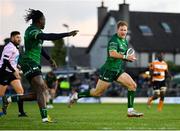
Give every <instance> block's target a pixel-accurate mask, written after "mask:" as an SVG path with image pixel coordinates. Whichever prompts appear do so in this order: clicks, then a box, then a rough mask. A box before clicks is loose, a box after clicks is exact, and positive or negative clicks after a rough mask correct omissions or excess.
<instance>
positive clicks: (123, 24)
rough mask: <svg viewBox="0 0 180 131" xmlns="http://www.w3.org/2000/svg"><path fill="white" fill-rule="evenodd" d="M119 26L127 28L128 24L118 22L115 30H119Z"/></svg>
mask: <svg viewBox="0 0 180 131" xmlns="http://www.w3.org/2000/svg"><path fill="white" fill-rule="evenodd" d="M120 26H127V27H128V23H127V22H126V21H119V22H118V23H117V28H119V27H120Z"/></svg>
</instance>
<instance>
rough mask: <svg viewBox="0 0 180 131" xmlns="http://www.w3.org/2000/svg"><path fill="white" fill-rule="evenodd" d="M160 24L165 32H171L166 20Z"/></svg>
mask: <svg viewBox="0 0 180 131" xmlns="http://www.w3.org/2000/svg"><path fill="white" fill-rule="evenodd" d="M161 26H162V27H163V29H164V31H165V32H166V33H171V32H172V31H171V28H170V26H169V25H168V24H167V23H166V22H162V23H161Z"/></svg>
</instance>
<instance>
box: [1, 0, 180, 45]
mask: <svg viewBox="0 0 180 131" xmlns="http://www.w3.org/2000/svg"><path fill="white" fill-rule="evenodd" d="M101 1H102V0H0V43H2V40H3V39H4V38H6V37H8V36H9V33H10V32H11V31H12V30H19V31H20V32H21V33H22V36H23V33H24V31H25V29H26V28H27V26H28V25H29V24H30V23H25V21H24V18H23V16H24V15H25V10H26V9H28V8H33V9H39V10H41V11H42V12H43V13H44V14H45V16H46V27H45V30H44V32H65V31H67V29H66V28H65V27H63V26H62V24H64V23H65V24H68V25H69V27H70V30H74V29H78V30H79V31H80V32H79V34H78V35H77V36H76V37H71V38H70V43H71V44H73V45H75V46H84V47H86V46H88V45H89V43H90V41H91V39H92V37H93V35H94V34H95V33H96V31H97V7H98V6H100V4H101ZM104 2H105V6H107V7H108V10H118V4H120V3H122V2H123V0H104ZM126 3H129V4H130V10H133V11H134V10H135V11H155V12H176V13H180V8H179V7H180V0H154V1H153V0H126ZM86 34H89V35H86ZM46 44H49V43H46Z"/></svg>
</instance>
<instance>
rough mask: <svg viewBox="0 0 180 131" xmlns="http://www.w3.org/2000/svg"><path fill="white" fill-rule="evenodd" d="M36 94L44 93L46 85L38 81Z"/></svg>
mask: <svg viewBox="0 0 180 131" xmlns="http://www.w3.org/2000/svg"><path fill="white" fill-rule="evenodd" d="M37 92H44V93H45V92H46V85H45V83H44V82H43V81H40V82H39V83H38V85H37Z"/></svg>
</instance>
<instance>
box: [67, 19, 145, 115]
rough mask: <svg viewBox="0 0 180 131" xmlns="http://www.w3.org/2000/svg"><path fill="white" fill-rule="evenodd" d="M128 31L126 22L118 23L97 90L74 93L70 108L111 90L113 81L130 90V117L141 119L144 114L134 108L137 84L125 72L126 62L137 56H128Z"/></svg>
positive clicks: (101, 70)
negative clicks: (80, 100)
mask: <svg viewBox="0 0 180 131" xmlns="http://www.w3.org/2000/svg"><path fill="white" fill-rule="evenodd" d="M127 31H128V24H127V23H126V22H125V21H119V22H118V23H117V33H116V34H114V35H113V36H112V38H111V40H110V41H109V43H108V47H107V54H108V56H107V60H106V62H105V64H104V65H103V66H102V67H101V68H100V75H99V79H98V82H97V85H96V88H92V89H90V90H89V91H86V92H80V93H77V92H75V91H73V93H72V95H71V96H70V101H69V107H71V106H72V104H73V103H75V102H76V101H77V100H78V99H79V98H82V97H91V96H95V97H96V96H101V95H102V94H103V93H104V91H105V90H106V89H107V88H109V86H110V84H111V83H112V82H113V81H117V82H118V83H121V84H122V85H124V87H126V88H127V89H128V114H127V116H128V117H140V116H143V113H140V112H137V111H135V110H134V108H133V103H134V95H135V91H136V87H137V86H136V83H135V81H134V80H133V79H132V78H131V76H130V75H129V74H127V73H126V72H125V71H124V65H125V61H129V62H133V61H135V60H136V56H135V54H134V55H127V54H126V52H127V50H128V43H127V41H126V34H127Z"/></svg>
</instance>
